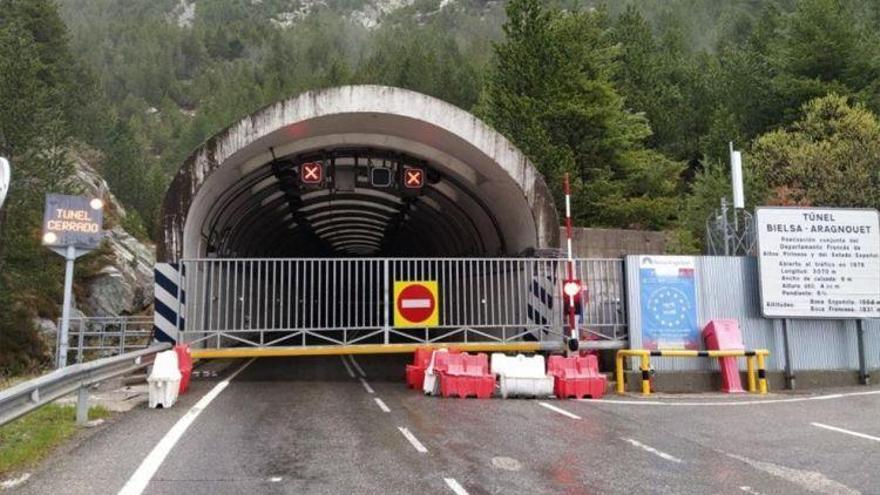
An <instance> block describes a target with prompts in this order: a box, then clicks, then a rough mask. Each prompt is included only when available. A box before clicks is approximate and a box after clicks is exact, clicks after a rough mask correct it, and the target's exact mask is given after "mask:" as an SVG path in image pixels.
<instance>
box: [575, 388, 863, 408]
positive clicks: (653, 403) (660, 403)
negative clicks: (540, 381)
mask: <svg viewBox="0 0 880 495" xmlns="http://www.w3.org/2000/svg"><path fill="white" fill-rule="evenodd" d="M878 394H880V390H873V391H870V392H852V393H846V394H828V395H816V396H813V397H794V398H791V399H760V400H733V399H732V400H729V401H715V402H673V401H668V402H667V401H659V400H617V399H602V400H593V399H579V400H580V401H581V402H589V403H591V404H624V405H631V406H679V407H682V406H697V407H699V406H713V407H714V406H756V405H761V404H784V403H788V402H806V401H812V400H834V399H845V398H848V397H859V396H862V395H878Z"/></svg>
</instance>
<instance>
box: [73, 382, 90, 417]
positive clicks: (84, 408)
mask: <svg viewBox="0 0 880 495" xmlns="http://www.w3.org/2000/svg"><path fill="white" fill-rule="evenodd" d="M88 420H89V388H88V387H80V388H79V390H78V391H77V394H76V424H78V425H79V426H82V425H84V424H86V422H87V421H88Z"/></svg>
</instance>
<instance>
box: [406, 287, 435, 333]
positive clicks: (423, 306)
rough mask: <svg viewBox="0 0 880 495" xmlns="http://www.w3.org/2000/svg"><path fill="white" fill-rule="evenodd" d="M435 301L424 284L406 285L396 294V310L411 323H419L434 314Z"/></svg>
mask: <svg viewBox="0 0 880 495" xmlns="http://www.w3.org/2000/svg"><path fill="white" fill-rule="evenodd" d="M436 305H437V301H436V300H435V299H434V294H433V293H432V292H431V291H430V289H428V288H427V287H425V286H424V285H419V284H412V285H408V286H407V287H406V288H404V289H403V290H402V291H400V295H399V296H397V312H398V313H399V314H400V316H402V317H403V318H405V319H406V320H407V321H410V322H412V323H421V322H423V321H425V320H427V319H428V318H430V317H431V316H432V315H433V314H434V309H435V307H436Z"/></svg>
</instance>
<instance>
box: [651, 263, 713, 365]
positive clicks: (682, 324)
mask: <svg viewBox="0 0 880 495" xmlns="http://www.w3.org/2000/svg"><path fill="white" fill-rule="evenodd" d="M694 266H695V263H694V258H692V257H690V256H641V257H640V259H639V299H640V301H641V310H642V347H643V348H645V349H700V348H701V338H700V327H699V325H698V324H697V295H696V292H697V291H696V283H695V280H694Z"/></svg>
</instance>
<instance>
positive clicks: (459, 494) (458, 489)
mask: <svg viewBox="0 0 880 495" xmlns="http://www.w3.org/2000/svg"><path fill="white" fill-rule="evenodd" d="M443 481H445V482H446V486H448V487H449V489H450V490H452V493H454V494H455V495H468V491H467V490H465V489H464V487H463V486H461V484H460V483H459V482H458V481H455V478H443Z"/></svg>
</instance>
